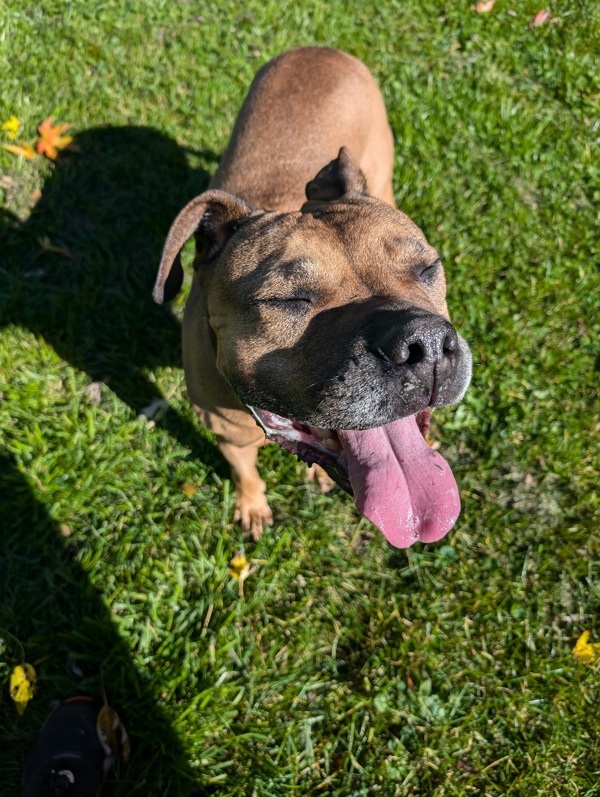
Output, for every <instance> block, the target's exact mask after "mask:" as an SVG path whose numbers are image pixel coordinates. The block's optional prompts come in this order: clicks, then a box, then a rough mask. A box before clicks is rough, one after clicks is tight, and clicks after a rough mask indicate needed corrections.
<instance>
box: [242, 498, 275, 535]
mask: <svg viewBox="0 0 600 797" xmlns="http://www.w3.org/2000/svg"><path fill="white" fill-rule="evenodd" d="M233 519H234V520H235V521H236V522H237V523H239V524H240V526H241V527H242V532H243V533H244V534H250V536H251V537H252V539H253V540H254V542H258V541H259V540H260V537H261V535H262V533H263V531H264V530H265V528H266V527H267V526H272V525H273V513H272V512H271V507H270V506H269V504H268V503H267V500H266V498H264V496H262V497H261V499H260V500H255V501H251V500H250V499H248V498H245V497H242V498H240V499H239V500H238V501H236V508H235V513H234V515H233Z"/></svg>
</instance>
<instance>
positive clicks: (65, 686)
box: [0, 0, 600, 797]
mask: <svg viewBox="0 0 600 797" xmlns="http://www.w3.org/2000/svg"><path fill="white" fill-rule="evenodd" d="M474 5H475V3H474V2H473V3H471V2H453V3H450V2H447V3H445V4H443V3H442V2H433V0H406V2H399V0H380V2H379V3H377V4H368V3H366V2H360V0H344V2H341V0H330V1H329V2H324V0H313V1H312V2H302V1H301V0H299V2H295V3H291V2H289V3H288V2H280V3H275V2H273V0H261V2H258V0H246V2H245V3H243V4H240V3H238V2H233V0H222V2H219V3H218V4H217V3H199V2H193V1H191V0H170V2H165V1H164V0H152V1H151V0H126V1H124V0H70V1H68V2H67V0H64V2H60V0H37V2H31V0H22V1H21V2H19V3H17V2H16V1H15V0H0V75H1V76H2V77H1V80H0V124H1V123H2V122H4V121H5V120H7V119H8V118H9V117H10V116H12V115H15V116H16V117H17V118H18V119H19V120H20V123H21V128H20V131H19V133H18V135H17V137H16V139H15V140H14V141H13V142H12V143H13V144H14V143H15V142H17V141H25V142H28V143H33V142H35V139H36V136H37V132H36V128H37V126H38V125H39V124H40V123H41V122H42V121H43V120H44V119H45V118H46V117H48V116H52V117H53V118H54V120H55V121H56V122H59V123H67V122H69V123H72V125H73V127H72V129H71V131H69V132H70V133H72V134H73V135H74V137H75V140H74V144H75V147H73V150H72V151H68V152H64V153H62V154H61V155H60V157H59V159H58V161H57V162H56V163H53V162H51V161H49V160H48V159H47V158H42V157H38V158H35V159H32V160H26V159H24V158H21V157H18V156H16V155H14V154H12V153H11V152H9V151H7V150H6V149H4V148H0V446H1V448H0V685H1V688H2V694H1V698H0V794H2V796H3V797H15V795H17V794H18V792H19V787H18V784H19V779H20V773H21V771H22V768H23V764H24V760H25V758H26V756H27V753H28V751H29V750H30V749H31V746H32V743H33V740H34V739H35V737H36V735H37V733H38V731H39V729H40V727H41V725H42V723H43V721H44V719H45V717H46V716H47V715H48V713H49V711H50V710H51V707H52V704H53V701H55V700H56V699H60V698H65V697H68V696H70V695H73V694H76V693H84V694H90V695H94V696H99V695H101V694H102V690H104V692H105V693H106V696H107V699H108V701H109V702H110V704H111V705H112V706H113V707H114V708H115V709H116V710H117V711H118V712H119V714H120V716H121V719H122V721H123V722H124V724H125V726H126V727H127V730H128V732H129V735H130V737H131V743H132V754H131V757H130V759H129V761H127V762H123V761H121V762H120V763H119V764H118V765H117V767H116V769H115V770H113V772H112V773H111V775H110V776H109V780H110V785H109V787H108V788H107V793H110V794H113V795H117V796H121V795H137V794H139V795H144V796H145V797H147V796H154V795H157V797H158V795H160V796H161V797H162V796H165V797H166V795H169V797H171V795H172V796H173V797H175V796H177V795H182V797H191V796H192V795H195V797H200V795H217V796H218V797H242V795H244V796H245V795H249V796H250V795H252V796H254V795H256V797H280V796H283V795H286V796H287V795H321V794H327V795H336V796H339V797H351V796H356V797H358V796H359V795H360V796H362V795H378V794H380V795H383V796H384V797H388V796H389V797H417V795H419V796H420V797H442V795H444V796H445V797H450V796H451V795H452V796H453V797H454V796H456V797H458V795H481V796H482V797H487V796H489V797H500V796H501V795H510V797H530V796H531V797H533V795H550V796H551V797H568V796H569V795H580V796H581V797H592V795H599V794H600V785H599V784H600V741H599V730H600V721H599V714H598V698H599V696H600V664H599V663H596V664H593V663H585V662H583V661H580V660H578V659H577V658H576V657H574V656H573V653H572V649H573V647H574V645H575V642H576V641H577V639H578V638H579V636H580V635H581V634H582V633H583V631H585V630H589V631H591V632H592V640H593V641H596V642H597V641H600V622H599V616H598V609H599V607H600V586H599V581H598V570H599V564H600V544H599V534H598V522H599V518H598V513H599V493H598V453H599V440H598V429H599V427H598V417H599V415H600V402H599V401H598V384H599V380H598V371H599V367H600V365H599V356H598V339H599V334H600V312H599V310H598V295H599V289H600V278H599V273H598V262H599V260H600V258H599V253H598V240H599V205H598V200H599V199H600V180H599V177H600V167H599V163H600V160H599V157H598V144H599V143H600V121H599V114H598V111H599V107H600V67H599V64H600V48H599V47H598V41H599V40H600V10H599V7H598V5H597V3H595V2H594V0H579V1H577V0H564V2H558V0H555V1H554V2H553V3H551V4H550V5H549V6H548V9H549V11H550V16H551V18H550V19H548V20H546V21H545V22H544V23H543V24H540V25H539V26H533V25H531V24H530V22H531V20H532V18H533V17H534V16H535V14H536V13H537V12H538V11H540V9H541V2H540V3H538V2H529V0H522V1H520V2H516V0H515V2H509V0H497V2H496V3H495V5H494V7H493V9H492V10H491V11H490V12H487V13H478V12H477V11H476V10H475V8H474ZM309 43H310V44H314V43H317V44H324V45H332V46H336V47H339V48H341V49H344V50H347V51H348V52H351V53H352V54H354V55H356V56H358V57H360V58H361V59H363V60H364V61H365V62H366V63H367V64H368V66H369V67H370V68H371V70H372V71H373V73H374V74H375V75H376V77H377V79H378V81H379V83H380V85H381V88H382V91H383V94H384V97H385V100H386V104H387V107H388V111H389V116H390V121H391V125H392V128H393V130H394V135H395V138H396V161H395V171H394V185H395V191H396V198H397V201H398V204H399V206H400V207H402V209H403V210H405V211H406V212H407V213H408V214H409V215H410V216H411V217H412V218H413V219H414V220H415V221H416V222H417V223H418V224H419V225H420V226H421V227H422V228H423V230H424V231H425V232H426V234H427V235H428V237H429V240H430V241H431V242H432V243H433V244H434V245H435V246H436V247H437V248H438V249H439V250H440V252H441V254H442V257H443V260H444V263H445V266H446V272H447V277H448V283H449V294H448V297H449V306H450V311H451V314H452V317H453V320H454V321H455V323H456V325H457V327H458V329H459V330H460V332H461V333H462V334H463V335H464V336H465V337H466V338H467V340H468V341H469V343H470V345H471V347H472V350H473V355H474V376H473V383H472V387H471V388H470V390H469V392H468V394H467V396H466V398H465V399H464V400H463V402H462V403H461V404H460V405H459V406H457V407H454V408H449V409H446V410H443V411H436V413H435V415H434V419H433V433H434V437H435V439H436V441H437V442H438V443H439V444H440V449H441V451H442V452H443V454H444V456H445V457H446V459H447V460H448V461H449V462H450V463H451V464H452V467H453V469H454V473H455V475H456V477H457V481H458V483H459V486H460V490H461V497H462V503H463V511H462V514H461V517H460V518H459V521H458V523H457V525H456V527H455V529H454V530H453V531H452V532H451V533H450V534H449V535H448V536H447V537H446V538H445V539H443V540H442V541H440V542H439V543H436V544H433V545H428V546H424V545H416V546H414V547H413V548H411V549H410V550H408V551H396V550H394V549H392V548H391V547H389V545H388V544H387V543H386V541H385V540H384V538H383V536H382V535H381V534H380V533H379V532H378V531H377V530H376V529H375V528H374V527H372V526H371V525H370V524H369V523H368V522H367V521H365V520H364V519H359V516H358V515H357V514H356V511H355V509H354V507H353V504H352V502H351V501H350V500H349V498H348V497H347V496H346V495H344V494H342V492H341V491H339V490H338V491H335V492H334V493H333V494H332V495H330V496H322V495H320V494H318V493H317V492H315V490H314V489H313V487H312V486H311V485H310V484H308V483H307V482H306V479H305V471H304V469H303V466H302V465H301V464H300V463H298V462H297V461H296V460H295V459H294V458H293V457H292V456H291V455H289V454H287V453H285V452H284V451H282V450H280V449H278V448H277V447H275V446H269V447H267V449H266V450H265V451H264V452H262V454H261V459H260V469H261V473H262V474H263V476H264V478H265V480H266V482H267V485H268V494H269V500H270V502H271V505H272V507H273V509H274V513H275V518H276V524H275V526H274V527H273V529H271V530H270V531H268V532H267V533H265V534H264V535H263V538H262V539H261V541H260V542H259V543H258V544H252V543H250V542H248V541H246V540H244V538H243V537H242V535H241V532H240V530H239V528H238V527H237V526H236V525H235V524H234V523H233V520H232V517H233V491H232V485H231V482H230V480H229V474H228V469H227V467H226V466H225V463H224V461H223V460H222V458H221V457H220V455H219V453H218V450H217V448H216V446H215V445H214V442H213V440H212V438H211V436H210V434H209V433H208V432H206V431H205V430H203V429H202V428H201V427H200V426H199V425H198V424H197V423H196V421H195V419H194V417H193V413H192V411H191V409H190V407H189V406H188V403H187V400H186V396H185V390H184V384H183V376H182V371H181V363H180V349H179V336H180V332H179V325H180V318H181V312H182V307H183V302H184V297H183V296H182V297H179V298H178V300H177V302H176V303H174V305H173V306H170V307H158V306H156V305H154V304H153V302H152V298H151V289H152V284H153V280H154V275H155V271H156V267H157V263H158V260H159V257H160V251H161V247H162V243H163V241H164V237H165V235H166V232H167V230H168V228H169V225H170V222H171V221H172V219H173V217H174V215H175V214H176V213H177V211H178V210H179V209H180V208H181V207H182V206H183V204H184V203H185V202H186V201H187V200H188V199H190V198H191V197H193V196H195V195H196V194H198V193H200V192H201V191H202V190H203V189H204V188H205V187H206V185H207V182H208V179H209V177H210V175H211V174H212V173H213V172H214V170H215V168H216V164H217V163H218V159H219V155H220V153H221V152H222V151H223V149H224V147H225V145H226V143H227V139H228V134H229V131H230V129H231V126H232V123H233V120H234V118H235V114H236V110H237V108H238V107H239V105H240V103H241V100H242V98H243V96H244V92H245V90H246V88H247V86H248V84H249V82H250V80H251V79H252V76H253V74H254V73H255V71H256V70H257V69H258V67H259V66H260V65H261V64H262V63H264V62H265V61H266V60H268V59H269V58H270V57H272V56H274V55H276V54H277V53H279V52H281V51H282V50H284V49H287V48H288V47H291V46H294V45H298V44H309ZM0 143H2V144H10V143H11V141H10V139H9V136H8V132H7V131H4V132H2V133H0ZM188 259H189V256H188ZM188 278H189V277H188ZM160 399H163V400H165V401H166V403H167V404H168V409H167V411H166V412H165V413H164V414H163V415H162V417H156V418H152V417H151V418H148V417H147V416H151V415H152V412H151V410H149V409H148V408H149V407H151V405H153V403H154V402H155V400H160ZM154 406H156V405H154ZM159 416H160V413H159ZM240 551H242V552H243V553H244V554H245V556H246V557H247V559H248V560H249V563H250V568H251V571H250V575H249V576H248V578H247V579H246V580H245V582H244V583H243V591H242V590H241V589H240V584H239V582H238V581H237V580H236V579H234V578H233V577H232V576H231V574H230V571H229V564H230V561H231V559H232V558H233V557H234V556H235V555H236V554H237V553H239V552H240ZM22 660H26V661H28V662H30V663H31V664H32V665H33V666H34V667H35V668H36V670H37V673H38V681H39V683H38V690H37V694H36V696H35V697H34V698H33V700H31V702H30V703H29V704H28V706H27V708H26V709H25V712H24V713H23V715H22V716H19V715H18V713H17V711H16V709H15V706H14V704H13V703H12V701H11V699H10V697H9V694H8V678H9V673H10V671H11V669H12V668H13V667H14V665H16V664H18V663H20V662H21V661H22Z"/></svg>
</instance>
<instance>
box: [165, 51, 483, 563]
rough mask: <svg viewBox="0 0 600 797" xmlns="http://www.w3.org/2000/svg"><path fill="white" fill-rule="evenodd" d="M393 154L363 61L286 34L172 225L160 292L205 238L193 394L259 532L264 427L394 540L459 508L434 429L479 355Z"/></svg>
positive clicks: (239, 501) (200, 250)
mask: <svg viewBox="0 0 600 797" xmlns="http://www.w3.org/2000/svg"><path fill="white" fill-rule="evenodd" d="M392 163H393V140H392V134H391V131H390V128H389V125H388V122H387V117H386V112H385V107H384V104H383V100H382V97H381V94H380V92H379V89H378V87H377V84H376V83H375V81H374V79H373V77H372V76H371V75H370V73H369V71H368V70H367V68H366V67H365V66H364V65H363V64H362V63H361V62H360V61H358V60H356V59H355V58H353V57H351V56H349V55H346V54H345V53H342V52H339V51H336V50H330V49H325V48H319V47H305V48H299V49H296V50H292V51H290V52H288V53H284V54H283V55H281V56H279V57H278V58H275V59H274V60H273V61H271V62H269V63H268V64H267V65H266V66H264V67H263V68H262V69H261V70H260V71H259V73H258V74H257V76H256V78H255V80H254V82H253V83H252V85H251V87H250V90H249V93H248V96H247V98H246V100H245V102H244V104H243V106H242V109H241V112H240V114H239V117H238V119H237V122H236V124H235V127H234V130H233V134H232V137H231V141H230V143H229V146H228V148H227V150H226V152H225V154H224V156H223V160H222V162H221V164H220V166H219V168H218V170H217V173H216V174H215V176H214V178H213V180H212V183H211V186H210V188H209V190H208V191H206V193H204V194H202V195H201V196H199V197H196V199H194V200H193V201H192V202H190V203H189V204H188V205H187V206H186V207H185V208H184V209H183V210H182V211H181V213H180V214H179V215H178V217H177V218H176V219H175V222H174V223H173V226H172V227H171V231H170V233H169V236H168V238H167V241H166V244H165V248H164V253H163V258H162V262H161V264H160V269H159V273H158V278H157V281H156V287H155V292H154V297H155V299H156V301H157V302H163V301H168V300H170V299H171V298H173V296H174V295H175V294H176V293H177V291H178V290H179V288H180V287H181V283H182V269H181V263H180V260H179V252H180V249H181V247H182V246H183V244H184V243H185V242H186V240H187V239H188V238H190V237H191V236H192V235H193V236H195V239H196V256H195V260H194V272H195V273H194V278H193V283H192V288H191V291H190V296H189V299H188V302H187V305H186V309H185V315H184V324H183V356H184V366H185V374H186V381H187V386H188V392H189V395H190V398H191V400H192V402H193V404H194V407H195V409H196V411H197V413H198V415H199V417H200V419H201V420H202V422H203V423H205V424H206V425H207V426H208V427H210V428H211V429H212V430H213V431H214V432H215V434H216V437H217V441H218V443H219V447H220V449H221V451H222V452H223V454H224V456H225V457H226V459H227V460H228V462H229V463H230V465H231V469H232V475H233V479H234V482H235V488H236V513H237V517H238V519H239V520H240V521H241V523H242V527H243V528H244V529H245V530H247V531H250V532H251V533H252V534H253V536H254V537H255V538H257V537H258V536H259V535H260V533H261V531H262V529H263V527H264V526H265V525H268V524H270V523H271V521H272V516H271V511H270V509H269V506H268V504H267V501H266V498H265V486H264V483H263V482H262V480H261V479H260V477H259V475H258V472H257V470H256V456H257V452H258V449H259V448H260V446H261V445H262V444H263V442H264V440H265V435H266V436H268V437H269V438H270V439H272V440H275V441H276V442H278V443H280V444H281V445H283V446H285V447H286V448H288V449H289V450H291V451H293V452H294V453H295V454H297V455H298V456H300V457H301V458H302V459H305V460H306V461H308V462H310V463H315V464H316V465H317V466H319V470H318V472H319V473H320V474H322V475H323V476H325V474H324V473H323V470H321V469H324V471H326V473H327V474H329V476H330V477H332V478H333V479H334V480H335V481H336V482H337V483H338V484H340V485H341V486H342V487H344V488H345V489H346V490H348V491H349V492H350V493H352V494H353V495H354V497H355V500H356V505H357V507H358V509H359V511H360V512H362V514H364V515H365V516H366V517H368V518H369V519H370V520H372V521H373V523H375V524H376V525H377V526H378V527H379V528H380V529H381V531H382V532H383V534H384V535H385V536H386V537H387V539H388V540H389V541H390V542H391V543H392V544H393V545H396V546H398V547H401V548H403V547H407V546H409V545H411V544H412V543H413V542H415V541H417V540H421V541H424V542H429V541H433V540H437V539H439V538H440V537H442V536H443V535H444V534H446V532H448V531H449V530H450V529H451V528H452V526H453V525H454V523H455V521H456V518H457V517H458V514H459V511H460V500H459V496H458V490H457V487H456V483H455V480H454V477H453V475H452V471H451V470H450V467H449V466H448V464H447V463H446V461H445V460H444V459H443V458H442V457H441V456H440V454H438V453H437V452H436V451H434V450H433V449H432V448H430V447H429V446H428V445H427V443H426V442H425V439H424V435H425V432H426V430H427V427H428V423H429V411H430V408H431V407H438V406H443V405H447V404H452V403H454V402H457V401H459V400H460V399H461V398H462V396H463V395H464V393H465V390H466V389H467V386H468V384H469V380H470V376H471V355H470V352H469V348H468V346H467V344H466V343H465V341H464V340H463V338H462V337H461V336H460V335H459V334H458V332H457V331H456V330H455V328H454V327H453V325H452V324H451V323H450V321H449V319H448V308H447V306H446V281H445V276H444V269H443V266H442V263H441V261H440V257H439V255H438V253H437V252H436V250H435V249H434V248H433V247H432V246H430V245H429V244H428V243H427V240H426V238H425V236H424V235H423V233H422V232H421V230H420V229H419V228H418V227H417V226H416V225H415V224H414V223H413V222H412V221H411V220H410V219H409V218H408V217H407V216H406V215H405V214H404V213H402V212H401V211H400V210H398V209H397V208H396V207H395V205H394V198H393V191H392V182H391V180H392ZM325 478H326V476H325Z"/></svg>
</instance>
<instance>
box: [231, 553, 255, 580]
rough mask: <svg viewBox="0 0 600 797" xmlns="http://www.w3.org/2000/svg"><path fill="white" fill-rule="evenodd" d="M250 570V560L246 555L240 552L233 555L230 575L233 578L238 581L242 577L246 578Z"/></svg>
mask: <svg viewBox="0 0 600 797" xmlns="http://www.w3.org/2000/svg"><path fill="white" fill-rule="evenodd" d="M249 571H250V566H249V564H248V560H247V559H246V557H245V556H244V554H243V553H239V554H237V555H236V556H234V557H233V559H232V560H231V562H229V575H230V576H231V577H232V578H235V579H236V581H239V580H240V579H242V580H243V579H244V578H246V576H247V575H248V572H249Z"/></svg>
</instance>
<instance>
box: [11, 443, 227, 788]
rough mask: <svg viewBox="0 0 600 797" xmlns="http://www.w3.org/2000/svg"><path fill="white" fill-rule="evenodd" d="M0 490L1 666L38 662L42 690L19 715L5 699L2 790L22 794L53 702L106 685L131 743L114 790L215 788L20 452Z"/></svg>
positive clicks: (110, 783) (91, 692)
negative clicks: (200, 778) (204, 782)
mask: <svg viewBox="0 0 600 797" xmlns="http://www.w3.org/2000/svg"><path fill="white" fill-rule="evenodd" d="M0 495H1V496H2V500H1V501H0V530H1V532H2V533H1V534H0V562H2V573H1V575H0V664H1V665H2V668H3V670H6V669H7V668H10V667H12V666H13V665H14V664H17V663H19V662H20V661H21V659H22V658H23V657H24V658H25V659H26V660H27V661H29V662H30V663H33V664H34V665H35V667H36V669H37V676H38V687H39V689H38V694H37V696H36V697H35V698H34V699H33V701H32V702H31V703H30V704H29V705H28V706H27V708H26V709H25V713H24V715H23V717H21V718H20V719H19V718H17V714H16V710H15V707H14V706H13V705H10V701H9V700H2V701H0V792H1V793H2V794H6V795H13V794H14V795H16V794H17V793H18V786H17V784H18V783H19V781H20V778H21V773H22V771H23V766H24V762H25V760H26V756H27V753H28V751H29V750H30V749H31V747H32V745H33V739H34V738H35V736H36V734H37V733H38V731H39V730H40V728H41V726H42V722H43V720H44V719H45V717H47V716H48V714H49V711H50V709H51V706H52V702H51V701H52V700H54V699H62V698H66V697H70V696H71V695H73V694H89V695H91V696H93V697H94V698H100V696H101V692H102V689H103V688H105V690H106V694H107V696H108V699H109V701H110V703H111V704H112V706H113V707H114V708H115V709H116V710H117V711H118V712H119V714H120V718H121V721H122V722H123V723H124V725H125V727H126V728H127V730H128V732H129V735H130V737H131V740H132V754H131V759H130V760H129V761H128V762H127V763H126V764H122V766H119V767H118V769H119V773H118V775H115V773H111V774H110V775H109V780H108V787H107V790H106V793H107V794H113V793H114V794H115V795H119V794H137V793H142V794H146V795H157V797H158V795H163V794H167V792H168V793H169V794H171V793H173V794H179V795H194V797H205V795H208V794H210V793H212V792H211V791H210V790H206V789H204V788H202V787H197V786H195V785H194V781H195V777H194V774H193V773H192V771H191V770H190V769H189V768H188V766H187V763H186V755H185V751H184V750H183V747H182V745H181V742H180V741H179V739H178V738H177V736H176V734H175V732H174V731H173V730H172V729H171V726H170V723H169V720H168V718H167V717H166V716H165V715H164V713H163V711H162V710H161V708H160V707H159V706H158V699H159V696H158V694H157V690H158V687H156V686H155V685H153V684H152V682H151V681H150V680H149V679H148V678H147V677H146V676H144V675H143V674H142V673H139V672H138V671H137V670H136V668H135V667H134V665H133V663H132V659H131V654H130V651H129V649H128V646H127V644H126V643H125V642H124V641H123V640H122V639H121V638H120V636H119V633H118V631H117V629H116V627H115V625H114V624H113V622H112V620H111V617H110V613H109V611H108V609H107V607H106V605H105V604H104V603H103V601H102V598H101V596H100V595H99V594H98V592H97V591H96V590H95V588H94V587H93V586H92V584H91V583H90V581H89V579H88V578H87V576H86V574H85V572H84V570H83V568H82V567H81V566H80V565H79V564H78V562H77V561H76V553H77V552H76V549H75V548H74V546H73V545H72V544H70V543H69V540H68V539H67V538H65V536H64V534H61V530H60V528H59V525H58V524H57V523H56V522H55V521H53V520H52V518H51V517H50V516H49V514H48V512H47V510H46V508H45V507H44V506H43V505H42V504H41V503H40V502H39V501H38V500H37V499H36V497H35V496H34V494H33V492H32V490H31V488H30V486H29V484H28V480H27V479H26V477H25V475H24V474H23V473H22V472H21V470H20V469H19V467H18V466H17V463H16V462H15V460H14V458H13V457H12V456H10V455H8V454H4V453H2V452H0ZM2 675H3V676H5V675H6V673H5V672H2ZM115 777H117V783H115V780H114V779H115ZM111 786H112V788H110V787H111ZM53 793H54V792H53Z"/></svg>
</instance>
